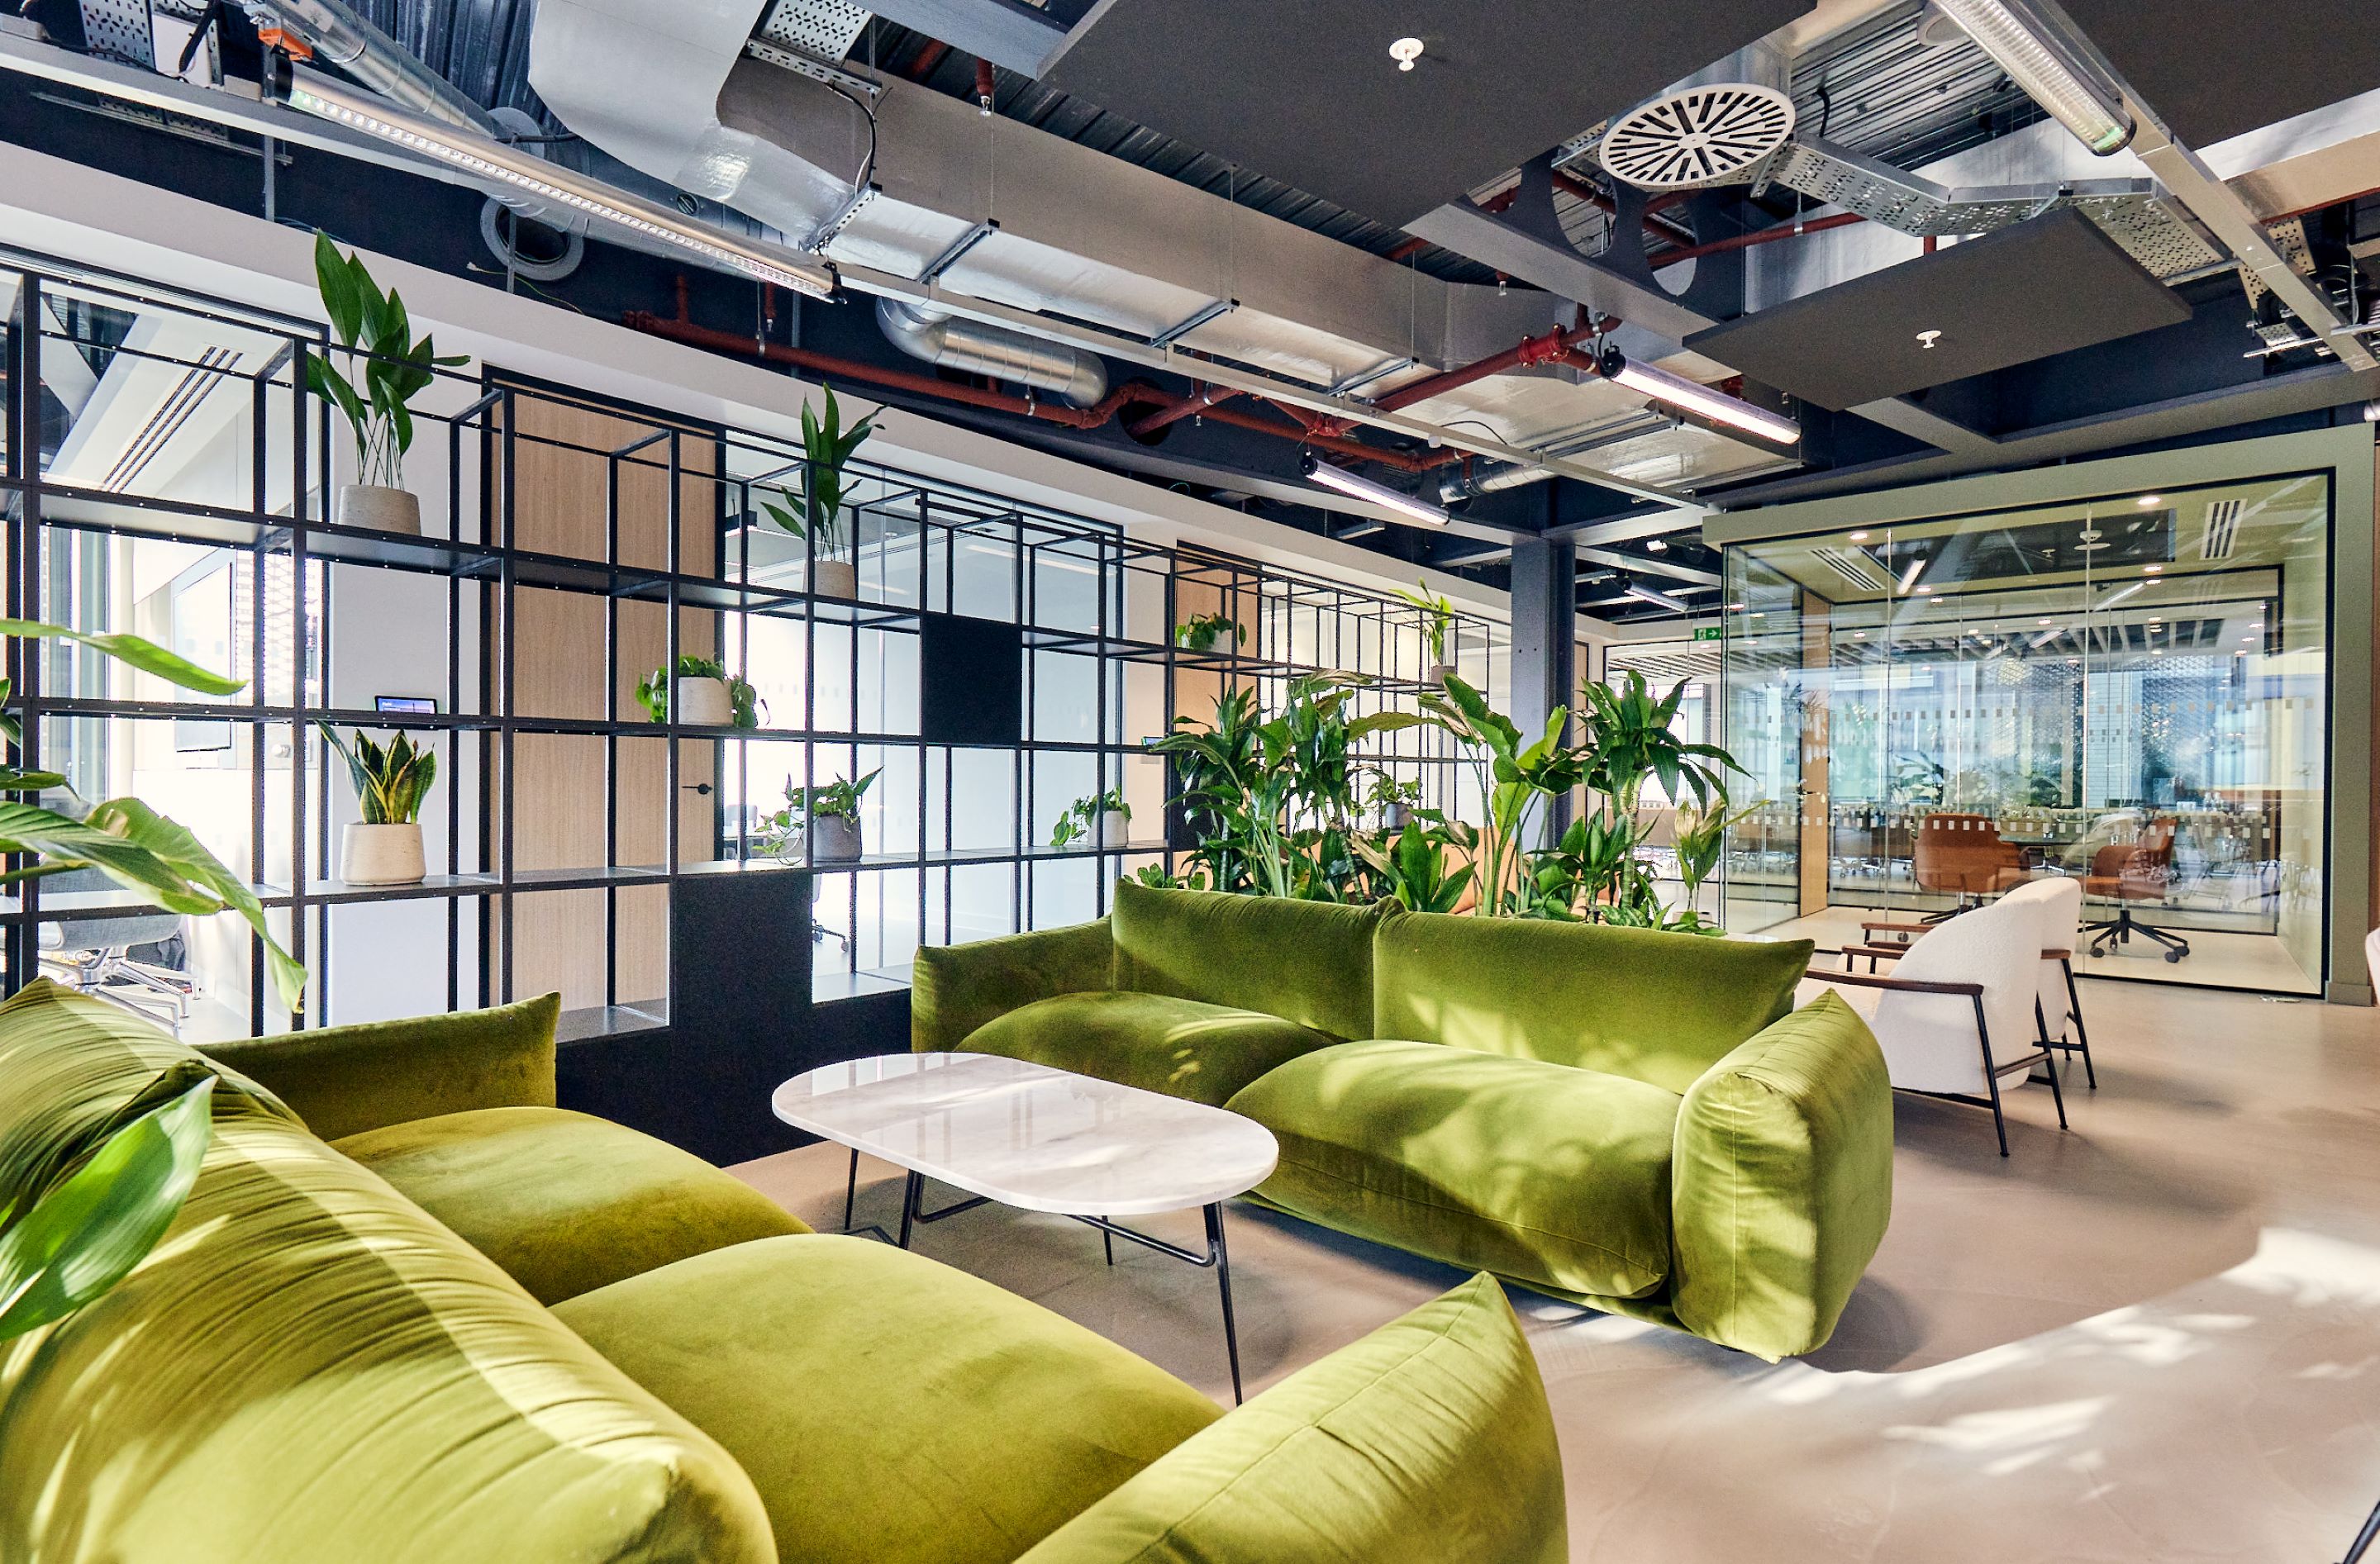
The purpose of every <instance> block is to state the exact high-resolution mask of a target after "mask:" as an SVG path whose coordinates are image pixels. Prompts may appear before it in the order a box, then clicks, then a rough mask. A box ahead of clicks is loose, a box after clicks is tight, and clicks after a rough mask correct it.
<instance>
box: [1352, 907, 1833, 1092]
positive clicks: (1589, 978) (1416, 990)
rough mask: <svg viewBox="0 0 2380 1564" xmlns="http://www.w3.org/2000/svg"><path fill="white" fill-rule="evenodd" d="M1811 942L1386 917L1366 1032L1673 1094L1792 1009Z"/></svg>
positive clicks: (1377, 940) (1376, 947) (1377, 945)
mask: <svg viewBox="0 0 2380 1564" xmlns="http://www.w3.org/2000/svg"><path fill="white" fill-rule="evenodd" d="M1814 949H1815V946H1814V945H1813V944H1812V943H1811V942H1810V941H1809V940H1776V941H1765V940H1717V939H1712V938H1709V937H1707V936H1704V935H1694V934H1656V933H1654V932H1652V931H1651V930H1649V929H1642V928H1613V927H1608V926H1606V925H1603V924H1588V923H1544V922H1538V921H1536V920H1535V919H1517V918H1477V917H1450V916H1444V915H1439V914H1435V913H1402V912H1401V913H1395V914H1391V915H1390V916H1389V917H1388V918H1387V919H1385V920H1384V921H1383V922H1382V923H1381V925H1380V927H1379V931H1378V934H1377V935H1376V936H1375V937H1374V940H1373V946H1372V950H1373V988H1372V993H1373V1001H1372V1002H1373V1010H1374V1024H1375V1026H1376V1028H1377V1031H1376V1035H1377V1036H1378V1037H1400V1038H1405V1039H1408V1040H1411V1041H1415V1042H1424V1043H1445V1044H1448V1045H1450V1046H1451V1047H1454V1048H1463V1049H1478V1050H1479V1051H1480V1052H1482V1053H1500V1054H1511V1055H1514V1056H1516V1057H1518V1058H1522V1059H1538V1060H1544V1061H1548V1062H1549V1063H1554V1064H1568V1065H1573V1066H1575V1067H1577V1068H1580V1069H1585V1070H1599V1071H1602V1072H1604V1073H1607V1074H1611V1075H1626V1076H1629V1077H1630V1078H1632V1079H1633V1080H1638V1081H1643V1082H1645V1083H1647V1084H1648V1085H1656V1086H1659V1087H1661V1088H1662V1089H1663V1090H1665V1091H1672V1092H1677V1093H1680V1094H1683V1093H1684V1091H1685V1089H1686V1088H1687V1087H1688V1086H1691V1085H1694V1082H1695V1081H1696V1080H1698V1079H1700V1078H1701V1076H1702V1073H1703V1072H1704V1071H1706V1070H1708V1069H1709V1068H1710V1067H1711V1066H1712V1065H1713V1064H1716V1063H1718V1061H1719V1060H1721V1059H1723V1058H1724V1057H1726V1056H1727V1054H1728V1053H1729V1052H1730V1051H1731V1050H1732V1049H1734V1048H1735V1046H1736V1045H1737V1044H1739V1043H1741V1042H1743V1040H1744V1039H1745V1038H1747V1037H1751V1036H1752V1035H1753V1034H1754V1033H1755V1032H1757V1031H1759V1030H1760V1029H1761V1028H1762V1027H1764V1026H1767V1024H1769V1023H1771V1022H1773V1021H1776V1020H1778V1019H1779V1017H1781V1016H1783V1015H1785V1014H1786V1013H1787V1012H1790V1011H1791V1009H1792V1008H1793V988H1794V986H1795V985H1796V984H1798V983H1799V982H1800V981H1801V978H1802V974H1803V971H1804V970H1805V969H1806V968H1807V967H1808V966H1809V964H1810V953H1811V952H1812V951H1813V950H1814Z"/></svg>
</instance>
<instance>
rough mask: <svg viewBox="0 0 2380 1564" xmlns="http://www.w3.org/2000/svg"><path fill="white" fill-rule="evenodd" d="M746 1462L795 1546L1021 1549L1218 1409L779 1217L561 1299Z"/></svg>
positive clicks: (1077, 1338)
mask: <svg viewBox="0 0 2380 1564" xmlns="http://www.w3.org/2000/svg"><path fill="white" fill-rule="evenodd" d="M554 1313H555V1314H557V1315H560V1316H561V1318H562V1320H563V1323H565V1324H566V1325H568V1326H569V1327H570V1328H572V1329H573V1330H576V1331H577V1332H578V1334H579V1335H581V1336H583V1337H585V1338H586V1339H587V1340H589V1342H591V1343H592V1344H593V1345H594V1347H595V1349H596V1350H597V1351H598V1352H601V1353H602V1354H603V1355H604V1356H605V1357H607V1358H609V1359H611V1360H612V1361H613V1363H615V1364H619V1365H620V1367H622V1368H623V1369H625V1370H626V1371H627V1373H628V1375H629V1376H631V1377H632V1378H634V1379H636V1380H637V1382H638V1383H639V1384H641V1385H643V1386H644V1387H645V1388H647V1389H649V1390H650V1391H651V1392H653V1394H655V1395H656V1396H659V1397H660V1398H661V1399H662V1400H664V1401H666V1402H668V1403H669V1404H670V1405H671V1406H673V1407H675V1408H676V1409H677V1410H678V1411H679V1412H683V1413H685V1414H686V1416H687V1417H688V1418H689V1419H691V1420H692V1421H693V1422H694V1423H695V1425H697V1426H698V1427H700V1428H701V1429H702V1430H703V1431H704V1432H705V1433H707V1434H709V1435H710V1436H711V1437H713V1438H715V1439H717V1440H718V1441H719V1442H720V1443H721V1444H722V1445H723V1446H725V1447H726V1449H728V1450H729V1452H730V1453H732V1454H733V1455H734V1456H735V1459H736V1460H737V1461H740V1462H742V1463H743V1466H744V1470H745V1471H747V1472H748V1473H751V1475H752V1479H753V1481H754V1482H755V1483H756V1484H757V1485H759V1492H760V1497H761V1500H762V1502H763V1503H764V1504H766V1505H767V1507H768V1511H769V1520H770V1522H771V1525H772V1526H773V1527H774V1528H775V1533H776V1539H777V1550H778V1553H779V1556H780V1557H781V1558H783V1559H784V1560H786V1564H795V1561H800V1564H811V1561H819V1564H828V1561H833V1564H858V1561H859V1560H863V1559H864V1560H867V1561H868V1564H1011V1561H1012V1560H1014V1559H1015V1558H1016V1557H1017V1556H1018V1555H1019V1554H1021V1553H1023V1552H1025V1550H1026V1549H1027V1548H1029V1547H1031V1546H1033V1545H1034V1544H1035V1543H1037V1542H1038V1541H1039V1540H1040V1539H1041V1538H1042V1537H1044V1536H1046V1535H1048V1534H1050V1533H1051V1532H1053V1531H1055V1530H1056V1529H1057V1528H1058V1527H1059V1526H1060V1525H1061V1524H1062V1523H1063V1522H1065V1521H1067V1520H1068V1519H1069V1518H1071V1517H1073V1516H1074V1515H1075V1514H1076V1513H1078V1512H1080V1511H1081V1510H1083V1509H1086V1508H1087V1507H1088V1506H1089V1505H1091V1504H1093V1503H1094V1502H1096V1501H1097V1500H1099V1498H1100V1497H1104V1496H1105V1495H1107V1494H1108V1493H1110V1492H1111V1491H1112V1490H1113V1489H1114V1488H1115V1487H1116V1486H1117V1485H1120V1484H1122V1483H1123V1481H1124V1480H1125V1479H1127V1478H1129V1477H1130V1476H1132V1475H1133V1474H1134V1473H1136V1472H1138V1471H1139V1470H1140V1469H1141V1468H1142V1467H1144V1466H1146V1465H1147V1464H1148V1462H1150V1461H1154V1460H1156V1459H1157V1458H1158V1457H1159V1456H1161V1455H1163V1454H1164V1453H1165V1452H1166V1451H1167V1450H1170V1449H1173V1448H1174V1447H1175V1446H1176V1445H1178V1444H1180V1443H1181V1442H1182V1441H1183V1440H1184V1439H1186V1438H1188V1437H1190V1436H1191V1435H1193V1434H1195V1433H1196V1432H1197V1431H1198V1430H1199V1429H1201V1428H1204V1427H1206V1426H1207V1425H1208V1424H1211V1423H1213V1422H1214V1421H1215V1420H1216V1418H1217V1417H1219V1416H1220V1415H1221V1413H1220V1409H1219V1408H1218V1407H1217V1406H1216V1405H1215V1404H1214V1403H1213V1402H1212V1401H1210V1400H1208V1399H1207V1398H1206V1397H1204V1396H1202V1395H1200V1394H1198V1393H1197V1392H1196V1391H1195V1390H1193V1389H1191V1388H1189V1387H1188V1386H1186V1385H1184V1384H1183V1383H1181V1382H1180V1381H1179V1380H1176V1379H1174V1378H1173V1377H1172V1376H1170V1375H1167V1374H1166V1373H1164V1372H1163V1371H1162V1370H1160V1369H1158V1368H1156V1367H1154V1366H1152V1365H1150V1364H1147V1363H1145V1362H1143V1361H1142V1360H1140V1359H1139V1358H1136V1357H1135V1356H1134V1355H1133V1354H1132V1353H1130V1352H1126V1351H1125V1350H1124V1349H1123V1348H1122V1347H1118V1346H1116V1345H1114V1344H1113V1343H1111V1342H1109V1341H1107V1340H1103V1339H1102V1338H1100V1337H1099V1336H1096V1335H1093V1334H1092V1333H1091V1332H1090V1331H1088V1330H1086V1329H1084V1328H1082V1327H1081V1326H1078V1325H1075V1324H1073V1323H1072V1322H1070V1321H1068V1320H1065V1319H1062V1318H1061V1317H1060V1316H1058V1315H1053V1314H1051V1313H1050V1312H1049V1311H1048V1310H1046V1309H1044V1308H1042V1307H1041V1306H1040V1305H1038V1304H1037V1303H1029V1302H1027V1301H1026V1300H1025V1299H1022V1298H1019V1297H1016V1296H1015V1295H1014V1294H1013V1293H1010V1292H1006V1291H1002V1290H1001V1289H1000V1288H997V1287H995V1286H993V1285H992V1284H990V1282H986V1281H979V1280H977V1279H975V1278H974V1277H971V1276H967V1275H965V1273H963V1272H960V1271H956V1270H953V1269H951V1268H950V1267H946V1266H941V1265H937V1264H936V1263H934V1262H933V1261H930V1260H928V1259H925V1258H923V1257H922V1256H919V1255H912V1254H908V1253H906V1252H905V1251H902V1250H898V1249H893V1248H891V1247H889V1246H887V1245H885V1244H881V1243H872V1242H869V1241H868V1240H866V1239H857V1238H840V1237H830V1236H819V1237H811V1238H779V1239H764V1240H761V1241H760V1242H758V1243H739V1244H736V1245H735V1246H734V1247H732V1248H727V1249H720V1250H715V1251H713V1252H712V1253H710V1254H708V1255H698V1256H697V1257H695V1258H693V1259H690V1260H683V1261H680V1262H679V1263H678V1264H676V1265H674V1266H669V1267H663V1268H662V1269H661V1270H657V1271H650V1272H648V1273H646V1274H645V1275H643V1276H639V1277H635V1278H632V1279H628V1280H626V1281H622V1282H616V1283H614V1284H613V1285H612V1286H610V1287H606V1288H602V1289H600V1290H598V1291H593V1292H589V1293H586V1294H584V1295H582V1296H580V1297H577V1298H573V1299H571V1300H569V1301H568V1302H566V1303H561V1304H558V1305H557V1306H556V1307H555V1310H554Z"/></svg>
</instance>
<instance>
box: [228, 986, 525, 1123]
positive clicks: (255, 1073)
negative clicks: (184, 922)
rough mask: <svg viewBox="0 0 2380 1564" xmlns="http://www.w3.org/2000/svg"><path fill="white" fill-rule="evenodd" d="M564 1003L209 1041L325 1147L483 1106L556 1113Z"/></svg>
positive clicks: (505, 1007)
mask: <svg viewBox="0 0 2380 1564" xmlns="http://www.w3.org/2000/svg"><path fill="white" fill-rule="evenodd" d="M561 1016H562V996H561V995H560V994H542V995H540V996H539V997H538V998H536V999H533V1000H521V1001H519V1002H518V1003H516V1004H508V1005H499V1006H497V1007H496V1008H495V1009H493V1010H475V1011H463V1012H456V1013H455V1014H453V1015H419V1016H412V1017H409V1018H407V1019H406V1020H403V1021H368V1022H363V1023H361V1024H357V1025H353V1026H325V1027H322V1029H320V1030H319V1031H311V1032H285V1033H282V1034H281V1035H280V1036H278V1037H251V1038H248V1039H246V1040H243V1041H240V1042H231V1043H210V1044H208V1045H207V1047H206V1048H205V1049H203V1050H202V1051H203V1052H205V1053H206V1054H207V1055H208V1056H209V1057H210V1058H212V1059H215V1060H219V1061H222V1062H223V1063H225V1064H227V1065H229V1066H231V1067H232V1068H233V1069H235V1070H237V1071H238V1072H240V1073H242V1074H244V1075H246V1076H248V1077H249V1079H251V1080H253V1081H256V1082H257V1083H258V1084H260V1085H262V1086H264V1087H265V1088H266V1089H267V1090H269V1091H271V1092H273V1094H274V1095H275V1096H277V1097H280V1098H281V1099H282V1101H284V1102H285V1103H287V1104H288V1105H289V1106H290V1107H291V1108H293V1109H297V1114H298V1116H299V1117H300V1118H302V1119H304V1120H305V1121H306V1127H307V1128H308V1129H310V1130H311V1131H313V1132H314V1134H317V1135H320V1136H321V1137H322V1139H324V1140H338V1139H340V1138H342V1137H344V1136H346V1135H354V1134H362V1133H363V1132H364V1131H366V1130H377V1129H380V1128H382V1127H383V1126H385V1125H389V1124H403V1123H408V1122H410V1121H413V1120H416V1119H434V1118H437V1117H438V1116H439V1115H440V1114H443V1113H462V1112H466V1111H468V1110H469V1109H477V1108H552V1107H553V1105H554V1099H553V1028H554V1024H555V1023H556V1022H557V1021H558V1020H560V1019H561Z"/></svg>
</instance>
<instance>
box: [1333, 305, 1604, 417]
mask: <svg viewBox="0 0 2380 1564" xmlns="http://www.w3.org/2000/svg"><path fill="white" fill-rule="evenodd" d="M1609 327H1610V322H1609V321H1603V322H1601V323H1599V324H1597V323H1589V324H1586V325H1582V326H1578V327H1576V328H1574V329H1573V330H1570V331H1563V330H1561V329H1560V328H1559V327H1557V328H1556V329H1554V330H1553V331H1549V332H1548V333H1546V334H1545V335H1543V336H1524V337H1523V338H1522V339H1521V340H1520V342H1519V343H1517V344H1516V345H1514V346H1511V347H1508V348H1506V349H1504V351H1503V352H1501V353H1491V354H1489V355H1488V357H1487V358H1482V359H1480V360H1479V361H1477V362H1476V363H1472V364H1465V365H1463V367H1462V368H1461V369H1459V370H1447V371H1446V372H1445V373H1444V374H1442V375H1431V376H1429V377H1428V378H1427V379H1426V380H1417V381H1415V382H1413V383H1412V384H1411V385H1401V386H1399V387H1397V389H1396V390H1394V391H1391V392H1390V393H1389V394H1387V395H1386V396H1383V397H1381V398H1380V399H1379V400H1378V401H1376V402H1374V403H1373V404H1372V406H1374V407H1375V408H1377V409H1378V410H1379V411H1380V412H1383V413H1393V412H1395V411H1396V410H1397V409H1398V408H1400V407H1410V406H1413V405H1414V404H1415V403H1416V402H1426V401H1427V400H1428V399H1429V398H1431V397H1433V396H1439V395H1443V394H1446V393H1447V392H1450V391H1454V390H1457V389H1459V388H1461V387H1463V386H1466V385H1469V384H1470V383H1471V382H1473V381H1479V380H1486V379H1487V378H1488V376H1489V375H1500V374H1502V373H1503V372H1504V371H1505V370H1517V369H1522V368H1524V367H1525V366H1527V365H1531V364H1550V363H1552V362H1554V361H1555V360H1556V359H1558V358H1561V357H1562V355H1564V354H1566V353H1568V352H1569V351H1570V350H1571V349H1572V348H1574V347H1577V346H1580V345H1581V344H1583V343H1586V342H1590V341H1592V340H1594V338H1595V336H1596V334H1597V333H1598V332H1602V331H1607V330H1609Z"/></svg>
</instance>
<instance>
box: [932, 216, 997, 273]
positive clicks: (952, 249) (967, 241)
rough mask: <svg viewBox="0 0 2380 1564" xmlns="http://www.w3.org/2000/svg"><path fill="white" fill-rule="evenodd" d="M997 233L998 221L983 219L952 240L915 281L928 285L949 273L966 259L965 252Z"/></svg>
mask: <svg viewBox="0 0 2380 1564" xmlns="http://www.w3.org/2000/svg"><path fill="white" fill-rule="evenodd" d="M999 232H1000V220H999V219H998V218H996V217H987V218H985V219H984V220H983V221H982V222H980V223H978V224H976V225H975V226H974V227H972V228H969V229H968V230H967V231H966V232H965V233H964V234H961V235H960V236H958V237H957V238H955V239H953V240H952V241H951V242H950V246H949V248H948V249H944V250H943V251H942V253H941V254H940V255H938V256H936V257H934V259H932V260H931V261H927V262H926V269H925V270H924V271H922V272H920V273H917V281H919V282H921V283H930V282H932V281H934V280H935V279H936V278H937V277H940V276H941V274H942V273H945V272H947V271H949V270H950V269H951V268H952V267H953V266H955V265H957V264H958V263H959V262H960V261H963V260H965V258H966V253H967V251H969V250H971V249H975V247H976V246H977V245H979V244H981V243H983V241H984V240H986V239H988V238H990V237H991V236H992V235H994V234H997V233H999Z"/></svg>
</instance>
